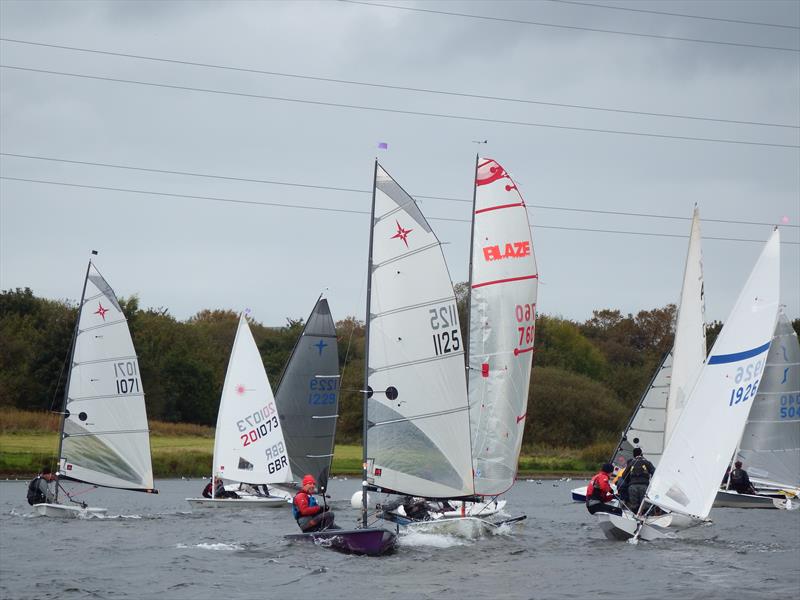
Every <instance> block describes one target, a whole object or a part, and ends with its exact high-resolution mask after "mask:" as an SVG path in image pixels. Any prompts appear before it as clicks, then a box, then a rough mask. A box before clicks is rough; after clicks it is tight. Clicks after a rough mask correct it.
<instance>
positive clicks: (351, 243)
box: [0, 0, 800, 325]
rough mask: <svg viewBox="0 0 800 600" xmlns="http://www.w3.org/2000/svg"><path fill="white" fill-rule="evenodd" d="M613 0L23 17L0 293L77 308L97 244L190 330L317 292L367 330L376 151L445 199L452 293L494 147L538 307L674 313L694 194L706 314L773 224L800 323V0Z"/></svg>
mask: <svg viewBox="0 0 800 600" xmlns="http://www.w3.org/2000/svg"><path fill="white" fill-rule="evenodd" d="M591 1H594V0H591ZM387 3H388V2H387ZM598 3H601V4H603V5H605V6H606V8H602V7H591V6H587V5H585V4H581V3H569V2H554V1H549V0H543V1H539V2H495V1H492V2H481V1H476V2H405V3H403V2H400V1H399V0H395V1H394V2H392V4H395V5H397V6H402V7H405V8H417V9H419V8H423V9H427V10H433V11H446V12H450V13H464V14H472V15H481V16H484V17H490V18H483V19H478V18H469V17H465V16H458V15H455V14H449V15H447V14H437V13H431V12H420V11H418V10H402V9H397V8H387V7H377V6H367V5H364V4H358V3H345V2H333V1H331V2H261V3H258V2H241V3H233V2H225V3H212V2H142V1H136V2H130V3H126V2H107V3H106V2H74V3H71V2H55V3H47V2H11V1H8V0H5V1H3V2H1V3H0V33H1V34H2V37H3V38H8V39H13V40H17V41H16V42H12V41H2V42H0V57H1V59H0V63H2V65H4V67H3V68H0V86H1V89H0V100H1V101H2V105H1V106H0V151H2V152H3V153H4V154H3V155H2V156H0V175H1V176H2V177H3V179H2V180H0V288H2V289H9V288H16V287H25V286H28V287H31V288H32V289H33V291H34V293H36V294H37V295H39V296H45V297H49V298H68V299H72V300H76V299H78V298H79V296H80V290H81V286H82V283H83V282H82V278H83V274H84V271H85V265H86V260H87V259H88V257H89V251H90V250H91V249H97V250H99V251H100V255H99V257H98V259H97V260H96V264H97V266H98V268H99V269H100V271H101V272H102V273H103V274H104V275H105V276H106V278H107V279H108V281H109V283H110V284H111V285H112V287H113V288H114V289H115V290H116V292H117V294H118V295H120V296H129V295H131V294H137V295H138V296H139V297H140V302H141V306H142V307H150V306H152V307H165V308H168V309H169V311H170V313H171V314H173V315H175V316H176V317H178V318H181V319H184V318H188V317H189V316H191V315H193V314H194V313H196V312H197V311H199V310H202V309H204V308H230V309H233V310H241V309H243V308H245V307H249V308H251V309H252V311H253V316H254V318H255V319H256V320H258V321H260V322H262V323H264V324H266V325H280V324H283V323H285V319H286V317H293V318H296V317H301V316H302V317H305V316H306V314H307V313H308V312H309V311H310V310H311V308H312V306H313V303H314V301H315V300H316V297H317V295H318V294H319V293H320V292H321V291H323V290H325V289H327V290H328V291H327V294H328V297H329V299H330V304H331V309H332V311H333V314H334V317H335V318H337V319H340V318H343V317H345V316H347V315H356V316H358V317H359V318H362V319H363V314H364V295H365V279H366V260H367V246H368V233H369V231H368V221H369V218H368V216H367V213H368V211H369V202H370V194H369V193H368V192H369V191H370V190H371V187H372V175H373V161H374V159H375V157H376V156H378V157H379V159H380V161H381V164H382V165H383V166H384V167H385V168H386V170H387V171H388V172H389V173H390V174H391V175H392V176H393V177H394V178H395V179H397V181H398V182H399V183H400V184H401V185H402V186H403V187H405V189H406V190H408V191H409V192H410V193H411V194H412V195H415V196H418V197H419V196H436V197H443V198H450V199H451V200H442V199H433V198H424V199H420V200H419V202H420V206H421V208H422V210H423V212H424V213H425V214H426V215H427V216H428V217H429V219H430V220H431V225H432V226H433V227H434V229H435V230H436V232H437V234H438V236H439V238H440V239H441V240H442V241H443V242H445V243H446V246H445V255H446V258H447V261H448V264H449V268H450V272H451V274H452V276H453V279H454V281H456V282H458V281H465V280H466V279H467V277H468V274H467V271H468V250H469V224H468V222H467V221H468V219H469V214H470V205H469V203H468V202H464V201H467V200H470V199H471V197H472V180H473V168H474V161H475V158H474V156H475V153H476V152H477V151H480V152H481V154H482V155H484V156H489V157H492V158H494V159H496V160H497V161H498V162H500V163H501V164H502V165H503V166H504V167H505V168H506V169H507V170H508V171H509V172H510V173H511V174H512V176H513V177H514V178H515V179H516V181H517V183H518V184H519V188H520V190H521V192H522V194H523V197H524V198H525V200H526V202H527V204H528V205H529V206H530V210H529V212H530V217H531V222H532V224H533V226H534V232H533V239H534V247H535V252H536V255H537V259H538V263H539V272H540V281H541V284H540V287H539V306H540V310H541V311H542V312H544V313H547V314H551V315H561V316H564V317H568V318H571V319H578V320H584V319H587V318H589V317H590V316H591V312H592V310H593V309H598V308H618V309H620V310H622V311H623V312H625V313H627V312H633V313H635V312H637V311H639V310H641V309H651V308H656V307H661V306H664V305H666V304H667V303H670V302H677V299H678V296H679V294H680V286H681V279H682V273H683V267H684V261H685V255H686V246H687V243H688V239H687V236H688V232H689V225H690V221H689V219H690V217H691V213H692V207H693V206H694V204H695V203H697V205H698V206H699V207H700V215H701V218H702V219H704V221H703V223H702V233H703V237H704V240H703V253H704V271H705V291H706V307H707V310H706V317H707V320H708V321H711V320H715V319H720V320H723V319H725V318H726V317H727V314H728V312H729V311H730V309H731V308H732V306H733V303H734V301H735V299H736V296H737V294H738V291H739V290H740V289H741V287H742V285H743V284H744V282H745V279H746V278H747V275H748V273H749V272H750V269H751V267H752V266H753V264H754V263H755V260H756V258H757V256H758V254H759V252H760V251H761V248H762V246H763V241H765V240H766V239H767V238H768V236H769V233H770V230H771V226H770V225H769V224H773V223H779V222H781V221H782V220H784V221H786V220H788V223H787V224H785V225H784V226H783V227H782V234H781V235H782V240H783V242H784V243H783V244H782V282H781V285H782V301H783V303H785V304H786V305H787V313H788V315H789V316H790V317H791V318H796V317H798V316H800V281H799V278H800V243H799V242H800V229H799V228H798V225H800V150H798V146H800V128H798V126H799V125H800V52H798V48H800V2H794V1H786V2H770V1H757V2H746V1H737V2H723V1H718V2H704V3H699V2H680V1H674V2H644V1H642V2H636V3H620V2H615V1H614V0H604V1H603V2H599V0H598ZM611 6H617V7H625V8H629V9H631V8H634V9H637V10H640V11H661V12H669V13H682V14H689V15H697V16H705V17H713V19H699V18H686V17H681V16H673V15H666V14H655V13H653V12H637V11H635V10H613V9H612V8H608V7H611ZM719 19H727V20H729V21H722V20H719ZM732 20H736V21H747V22H749V23H739V22H736V23H735V22H730V21H732ZM521 21H529V22H537V23H548V24H552V25H560V26H569V27H546V26H543V25H536V24H532V23H523V22H521ZM752 23H772V24H777V25H783V27H774V26H766V25H758V24H752ZM588 29H594V30H614V31H621V32H628V33H631V34H633V33H635V34H639V35H620V34H611V33H604V32H600V31H589V30H588ZM664 38H686V39H699V40H713V41H718V42H729V43H726V44H720V43H717V44H711V43H699V42H691V41H681V40H676V39H664ZM20 41H27V42H36V43H40V44H50V45H60V46H70V47H75V48H84V49H91V50H99V51H104V52H115V53H123V54H133V55H139V56H147V57H153V58H161V59H172V60H179V61H189V62H194V63H207V64H209V65H220V66H229V67H239V68H243V69H251V70H260V71H270V72H273V73H284V74H292V75H302V76H311V77H317V78H329V79H337V80H346V81H358V82H362V83H371V84H381V85H388V86H399V87H405V88H425V89H428V90H438V91H448V92H459V93H463V94H474V95H481V96H492V97H495V99H485V98H484V99H480V98H469V97H464V96H457V95H445V94H433V93H423V92H419V91H409V90H399V89H388V88H381V87H374V86H363V85H361V86H359V85H353V84H348V83H333V82H324V81H319V80H313V79H307V78H306V79H303V78H297V77H286V76H278V75H268V74H264V73H255V72H246V71H241V70H232V69H227V70H226V69H218V68H211V67H202V66H196V65H195V66H193V65H187V64H177V63H175V62H172V63H170V62H164V61H151V60H143V59H136V58H130V57H121V56H113V55H108V54H99V53H87V52H80V51H75V50H67V49H63V48H53V47H45V46H37V45H30V44H22V43H19V42H20ZM755 46H760V47H755ZM780 48H784V49H780ZM787 49H788V50H787ZM9 67H23V68H26V69H38V70H47V71H51V73H41V72H33V71H29V70H20V69H19V68H17V69H11V68H9ZM52 72H60V73H72V74H80V75H90V76H94V77H104V78H113V79H124V80H130V81H139V82H149V83H157V84H165V85H168V86H182V87H184V88H186V87H190V88H203V89H206V90H217V91H222V92H234V93H235V94H239V95H235V94H230V93H211V92H202V91H194V90H187V89H175V88H174V87H172V88H169V87H159V86H153V85H149V86H146V85H140V84H132V83H123V82H112V81H107V80H101V79H89V78H85V77H83V78H78V77H73V76H66V75H58V74H54V73H52ZM243 94H244V95H243ZM246 95H250V96H246ZM253 96H270V97H273V98H274V97H280V98H285V99H294V100H298V101H302V102H297V101H294V102H293V101H287V100H276V99H266V98H256V97H253ZM502 98H515V99H524V100H530V101H536V102H540V103H555V104H562V105H563V104H567V105H580V106H585V107H594V108H604V109H615V110H622V111H633V112H635V113H637V114H632V113H630V112H612V111H609V110H590V109H581V108H570V107H565V106H551V105H547V104H536V103H530V102H528V103H521V102H509V101H506V100H502ZM320 103H329V104H347V105H358V106H361V107H372V108H380V109H392V110H401V111H412V112H423V113H435V114H437V115H453V116H463V117H473V118H477V119H483V121H481V120H475V119H473V120H470V119H453V118H445V117H443V116H422V115H412V114H401V113H397V112H386V111H377V110H366V109H355V108H344V107H336V106H329V105H323V104H320ZM638 113H661V114H669V115H682V116H691V117H701V119H697V118H695V119H687V118H670V117H665V116H654V115H652V114H647V115H645V114H638ZM713 119H716V120H713ZM497 121H514V122H517V124H509V123H500V122H497ZM729 121H739V123H732V122H729ZM741 122H748V123H750V124H745V123H741ZM521 123H528V124H538V125H537V126H533V125H526V124H521ZM542 125H549V126H558V127H543V126H542ZM586 129H591V130H604V131H617V132H619V131H621V132H628V133H622V134H621V133H604V132H599V131H586ZM631 133H641V134H655V135H631ZM658 136H673V137H658ZM675 138H704V139H706V140H728V142H724V141H698V140H694V139H675ZM474 140H488V143H487V144H485V145H477V144H475V143H473V141H474ZM733 140H736V141H746V142H757V143H758V144H742V143H730V141H733ZM379 142H386V143H388V146H389V147H388V150H379V149H378V143H379ZM759 144H761V145H759ZM9 154H16V155H26V156H29V157H42V158H51V159H52V158H56V159H63V160H70V161H82V162H91V163H104V164H107V165H119V166H126V167H136V168H139V169H151V170H152V169H158V170H162V171H182V172H191V173H196V174H203V175H216V176H223V177H227V178H228V179H225V178H212V177H198V176H189V175H178V174H169V173H155V172H152V171H146V170H135V169H130V168H128V169H122V168H112V167H109V166H91V165H79V164H73V163H68V162H56V161H52V160H40V159H33V158H21V157H19V156H17V157H13V156H8V155H9ZM9 178H16V179H28V180H37V181H52V182H60V183H69V184H73V186H64V185H49V184H42V183H34V182H31V181H18V180H14V179H9ZM231 178H238V179H231ZM242 179H246V180H263V181H272V182H283V183H287V184H302V185H305V186H319V187H301V186H298V185H277V184H275V183H259V182H255V181H242ZM76 184H77V185H80V186H96V187H98V186H99V187H105V188H117V189H126V190H140V191H147V192H157V193H161V194H163V193H168V194H174V196H165V195H158V194H153V193H150V194H142V193H132V192H124V191H113V190H109V189H105V190H99V189H91V188H87V187H74V185H76ZM327 187H334V188H345V190H350V191H335V190H330V189H324V188H327ZM198 197H205V198H209V197H214V198H224V199H230V200H242V201H249V202H255V203H276V204H289V205H302V206H309V207H316V208H320V207H324V208H329V209H331V208H332V209H340V210H343V211H345V212H323V211H320V210H305V209H298V208H287V207H277V206H258V205H254V204H241V203H232V202H221V201H215V200H209V199H202V198H198ZM459 200H462V201H459ZM565 209H572V210H565ZM574 209H577V210H574ZM587 210H592V211H608V212H614V213H645V214H651V215H664V216H671V217H678V218H673V219H664V218H651V217H639V216H631V215H626V214H603V213H600V212H586V211H587ZM346 211H351V212H346ZM714 220H717V221H714ZM718 221H743V222H747V223H746V224H737V223H725V222H718ZM749 223H756V224H749ZM585 230H604V231H607V230H610V231H618V232H632V233H606V232H603V231H585ZM641 234H647V235H641ZM650 234H659V235H650ZM665 234H666V235H665ZM668 236H676V237H668ZM713 238H735V239H740V240H757V241H756V242H752V241H730V240H729V239H728V240H723V239H713Z"/></svg>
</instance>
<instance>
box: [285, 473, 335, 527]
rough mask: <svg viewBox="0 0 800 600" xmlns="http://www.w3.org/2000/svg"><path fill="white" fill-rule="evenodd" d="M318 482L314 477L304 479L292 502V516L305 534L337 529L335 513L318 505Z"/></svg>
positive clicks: (308, 476) (309, 476)
mask: <svg viewBox="0 0 800 600" xmlns="http://www.w3.org/2000/svg"><path fill="white" fill-rule="evenodd" d="M316 491H317V480H316V479H314V476H313V475H306V476H305V477H303V481H302V487H301V488H300V491H299V492H297V494H295V497H294V499H293V500H292V514H293V515H294V518H295V520H296V521H297V525H298V526H299V527H300V529H301V530H302V531H303V533H309V532H312V531H323V530H325V529H332V528H336V526H335V525H334V524H333V511H331V510H329V509H328V507H327V506H326V507H324V508H323V507H322V506H320V505H319V504H317V499H316V498H314V493H315V492H316Z"/></svg>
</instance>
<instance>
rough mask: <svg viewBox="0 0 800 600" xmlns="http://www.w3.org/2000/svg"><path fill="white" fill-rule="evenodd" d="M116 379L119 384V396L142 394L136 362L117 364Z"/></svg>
mask: <svg viewBox="0 0 800 600" xmlns="http://www.w3.org/2000/svg"><path fill="white" fill-rule="evenodd" d="M114 377H115V379H116V382H117V393H118V394H137V393H140V392H141V387H140V386H139V368H138V366H137V365H136V361H135V360H126V361H120V362H115V363H114Z"/></svg>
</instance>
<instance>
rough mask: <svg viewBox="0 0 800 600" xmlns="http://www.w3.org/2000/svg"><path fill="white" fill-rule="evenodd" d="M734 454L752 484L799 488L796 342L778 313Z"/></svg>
mask: <svg viewBox="0 0 800 600" xmlns="http://www.w3.org/2000/svg"><path fill="white" fill-rule="evenodd" d="M738 458H739V459H740V460H742V461H744V464H745V468H746V469H747V472H748V473H749V474H750V480H751V481H753V482H754V483H756V484H758V485H766V486H769V487H776V488H789V489H795V490H797V489H800V344H798V342H797V333H795V331H794V329H793V328H792V324H791V322H790V321H789V319H788V318H786V315H785V314H784V313H783V312H781V313H780V314H779V316H778V324H777V326H776V327H775V336H774V337H773V338H772V346H771V347H770V349H769V354H767V365H766V367H765V368H764V375H763V376H762V377H761V385H759V386H758V394H757V395H756V398H755V400H754V401H753V407H752V408H751V409H750V417H749V418H748V420H747V426H746V427H745V429H744V434H743V435H742V441H741V442H740V445H739V452H738Z"/></svg>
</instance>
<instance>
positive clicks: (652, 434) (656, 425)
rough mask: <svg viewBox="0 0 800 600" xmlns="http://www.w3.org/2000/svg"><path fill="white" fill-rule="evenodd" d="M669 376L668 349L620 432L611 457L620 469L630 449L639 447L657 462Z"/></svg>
mask: <svg viewBox="0 0 800 600" xmlns="http://www.w3.org/2000/svg"><path fill="white" fill-rule="evenodd" d="M671 378H672V351H670V352H669V353H668V354H667V355H666V356H665V357H664V360H663V361H661V364H660V365H659V367H658V369H656V372H655V374H654V375H653V379H652V380H651V381H650V385H649V386H647V389H646V390H645V392H644V394H643V395H642V398H641V400H640V401H639V405H638V406H637V407H636V411H635V412H634V413H633V416H632V417H631V420H630V422H629V423H628V426H627V427H626V428H625V431H624V432H623V433H622V438H621V439H620V441H619V444H617V449H616V451H615V452H614V455H613V456H612V457H611V462H612V463H613V464H614V466H616V467H619V468H620V469H624V468H625V466H626V465H627V464H628V462H629V461H630V460H631V459H632V458H633V449H634V448H635V447H636V446H639V447H640V448H642V449H643V450H644V452H645V454H646V455H647V458H648V460H650V461H652V462H653V464H654V465H656V466H658V462H659V460H661V455H662V454H663V452H664V444H665V439H664V429H665V425H666V421H667V416H666V415H667V398H668V397H669V386H670V380H671Z"/></svg>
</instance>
